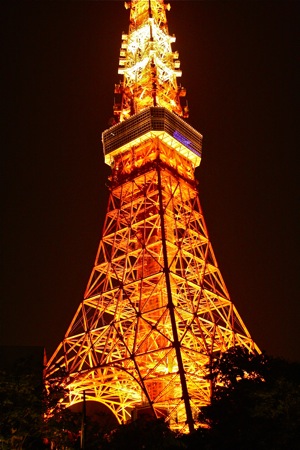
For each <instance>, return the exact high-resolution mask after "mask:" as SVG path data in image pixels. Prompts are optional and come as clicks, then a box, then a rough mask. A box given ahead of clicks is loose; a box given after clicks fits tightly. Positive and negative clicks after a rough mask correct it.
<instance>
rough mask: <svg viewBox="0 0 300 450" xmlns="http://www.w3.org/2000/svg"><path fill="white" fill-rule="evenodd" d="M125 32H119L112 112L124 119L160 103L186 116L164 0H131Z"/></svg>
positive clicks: (173, 39) (118, 118)
mask: <svg viewBox="0 0 300 450" xmlns="http://www.w3.org/2000/svg"><path fill="white" fill-rule="evenodd" d="M125 7H126V8H129V9H130V25H129V31H128V34H125V33H123V34H122V45H121V50H120V59H119V70H118V73H119V74H120V75H122V76H123V80H122V81H121V82H120V83H119V84H117V85H116V86H115V95H116V97H115V104H114V115H115V118H116V120H117V122H119V121H123V120H125V119H128V118H129V117H131V116H132V115H133V114H136V113H139V112H140V111H142V110H143V109H145V108H147V107H150V106H161V107H164V108H167V109H168V110H170V111H172V112H174V113H175V114H177V115H179V116H181V117H185V118H186V117H188V108H187V103H186V101H185V94H186V92H185V89H184V88H182V87H181V86H178V84H177V78H178V77H180V76H181V71H180V69H179V68H180V61H179V59H178V58H179V55H178V52H173V51H172V47H171V46H172V43H173V42H175V36H170V35H169V32H168V25H167V18H166V10H169V9H170V5H169V4H165V3H164V0H132V1H131V2H126V3H125Z"/></svg>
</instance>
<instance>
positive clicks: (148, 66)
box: [47, 0, 257, 431]
mask: <svg viewBox="0 0 300 450" xmlns="http://www.w3.org/2000/svg"><path fill="white" fill-rule="evenodd" d="M125 6H126V7H127V8H128V9H130V26H129V32H128V34H126V35H125V34H123V35H122V46H121V51H120V62H119V64H120V67H119V74H120V75H122V81H121V82H120V83H119V84H118V85H116V86H115V95H116V97H115V105H114V117H115V119H114V123H112V126H111V127H110V128H109V129H108V130H106V131H105V132H104V133H103V148H104V156H105V162H106V163H107V164H109V165H110V166H111V168H112V173H111V176H110V178H109V181H110V196H109V201H108V208H107V212H106V217H105V223H104V228H103V235H102V239H101V241H100V245H99V249H98V252H97V256H96V260H95V265H94V268H93V270H92V273H91V276H90V279H89V282H88V285H87V288H86V291H85V295H84V300H83V301H82V303H81V304H80V305H79V308H78V310H77V312H76V313H75V316H74V318H73V320H72V322H71V324H70V326H69V328H68V330H67V332H66V334H65V337H64V339H63V341H62V342H61V344H60V345H59V347H58V348H57V350H56V352H55V353H54V355H53V356H52V358H51V359H50V361H49V364H48V367H47V373H48V376H49V377H52V378H55V376H56V375H57V374H58V373H60V374H61V373H62V372H61V370H63V371H64V373H65V379H64V383H65V385H66V386H67V387H68V389H69V403H70V404H74V403H77V402H80V401H81V400H82V396H83V393H85V398H86V399H87V400H94V401H99V402H101V403H102V404H104V405H106V406H107V407H108V408H109V409H110V410H111V411H112V412H113V413H114V414H115V416H116V418H117V419H118V421H119V422H122V421H127V420H128V419H130V418H131V417H132V416H134V415H138V414H139V412H140V411H141V410H143V408H144V410H148V411H150V412H151V413H152V414H154V415H155V416H157V417H160V416H163V417H165V418H166V420H168V421H169V423H170V426H171V428H172V429H180V430H183V431H187V430H188V429H189V430H190V431H191V430H192V429H193V423H194V419H195V418H196V417H197V414H198V411H199V407H201V406H203V405H205V404H207V403H208V402H209V401H210V394H211V392H210V385H209V382H208V381H207V380H206V379H205V374H206V368H205V366H206V365H207V364H209V362H210V361H211V358H212V357H213V356H214V355H218V354H220V353H222V352H224V351H226V350H227V349H228V348H230V347H232V346H235V345H238V346H243V347H246V348H247V349H249V351H253V350H254V349H257V347H256V345H255V343H254V342H253V340H252V338H251V336H250V334H249V332H248V331H247V329H246V327H245V325H244V323H243V321H242V319H241V317H240V316H239V314H238V312H237V310H236V308H235V306H234V305H233V303H232V302H231V300H230V297H229V294H228V292H227V289H226V286H225V283H224V281H223V278H222V276H221V273H220V270H219V268H218V265H217V262H216V259H215V256H214V253H213V250H212V246H211V243H210V240H209V237H208V233H207V229H206V225H205V222H204V217H203V213H202V210H201V207H200V202H199V196H198V191H197V182H196V180H195V177H194V170H195V167H197V166H198V165H199V164H200V160H201V142H202V136H201V134H200V133H198V132H197V131H196V130H195V129H194V128H192V127H191V126H190V125H189V124H187V123H186V121H185V120H184V119H185V118H187V116H188V111H187V104H186V101H185V90H184V89H183V88H182V87H181V86H179V85H178V84H177V78H178V77H179V76H180V75H181V72H180V70H179V66H180V63H179V59H178V53H176V52H173V51H172V48H171V44H172V43H173V42H174V41H175V38H174V37H171V36H169V34H168V27H167V20H166V9H169V6H168V5H166V4H164V0H132V1H131V2H128V3H125Z"/></svg>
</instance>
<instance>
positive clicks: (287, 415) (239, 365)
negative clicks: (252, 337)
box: [198, 347, 300, 450]
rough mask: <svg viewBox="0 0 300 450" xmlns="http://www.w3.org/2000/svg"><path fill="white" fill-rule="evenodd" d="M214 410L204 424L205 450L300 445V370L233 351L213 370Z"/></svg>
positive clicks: (207, 410)
mask: <svg viewBox="0 0 300 450" xmlns="http://www.w3.org/2000/svg"><path fill="white" fill-rule="evenodd" d="M208 372H209V375H208V377H209V378H211V379H212V382H213V386H214V389H213V394H212V400H211V404H210V405H208V406H206V407H203V408H202V409H201V412H200V416H199V419H200V421H201V422H202V423H203V424H206V425H207V426H208V427H209V428H208V429H205V428H203V427H202V428H201V429H200V430H199V431H198V438H199V441H201V442H202V443H203V447H204V448H205V449H219V448H221V447H222V448H223V449H229V448H230V449H231V450H234V449H236V450H248V449H249V450H253V449H255V450H260V449H261V450H264V449H265V450H269V449H272V450H284V449H289V450H292V449H295V450H296V449H299V448H300V445H299V442H300V431H299V430H300V364H297V363H288V362H287V361H283V360H280V359H273V358H267V357H266V355H264V354H261V355H260V354H249V353H248V352H247V351H246V350H245V349H242V348H238V347H237V348H232V349H230V350H229V351H228V352H227V353H225V354H223V355H222V357H221V358H220V359H218V360H216V361H214V362H213V363H212V367H210V368H208Z"/></svg>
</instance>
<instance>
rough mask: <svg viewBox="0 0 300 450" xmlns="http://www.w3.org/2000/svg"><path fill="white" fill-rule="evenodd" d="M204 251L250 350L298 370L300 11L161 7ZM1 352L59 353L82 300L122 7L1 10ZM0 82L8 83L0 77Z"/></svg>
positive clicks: (93, 246)
mask: <svg viewBox="0 0 300 450" xmlns="http://www.w3.org/2000/svg"><path fill="white" fill-rule="evenodd" d="M170 3H171V11H170V12H169V13H168V16H167V17H168V23H169V31H170V34H173V33H174V34H175V35H176V38H177V41H176V43H175V44H173V50H174V51H175V50H178V51H179V55H180V60H181V68H182V71H183V77H182V78H181V80H180V82H181V83H182V85H183V86H184V87H186V88H187V98H188V101H189V107H190V119H189V120H188V122H189V123H190V124H191V125H192V126H194V127H195V128H196V129H197V130H198V131H199V132H200V133H202V134H203V135H204V139H203V159H202V162H201V165H200V168H198V169H197V171H196V176H197V178H198V180H199V191H200V199H201V203H202V206H203V210H204V215H205V218H206V222H207V226H208V231H209V234H210V237H211V240H212V244H213V248H214V251H215V254H216V257H217V260H218V263H219V266H220V269H221V272H222V275H223V278H224V279H225V282H226V285H227V287H228V289H229V292H230V294H231V298H232V300H233V302H234V303H235V305H236V306H237V309H238V311H239V313H240V314H241V316H242V318H243V320H244V322H245V324H246V326H247V327H248V329H249V331H250V332H251V334H252V337H253V338H254V340H255V341H256V343H257V344H258V345H259V347H260V348H261V349H262V350H265V351H266V352H267V353H268V354H270V355H273V356H279V357H283V358H286V359H289V360H298V361H300V351H299V335H298V330H299V309H300V308H299V303H300V297H299V287H298V286H299V282H300V275H299V250H300V249H299V226H298V220H297V216H298V214H299V212H298V211H299V171H298V159H299V158H298V148H299V147H298V146H297V141H298V140H299V139H298V135H299V131H298V127H299V126H298V120H297V119H298V117H297V115H298V116H299V110H298V98H297V96H298V91H299V83H298V80H299V72H297V64H296V62H297V41H298V42H299V31H298V28H299V12H300V7H299V5H300V3H299V2H297V1H295V2H290V1H259V0H257V1H243V0H239V1H225V0H224V1H192V0H186V1H171V2H170ZM0 8H1V17H2V24H1V33H2V34H3V36H2V37H1V41H2V46H3V49H2V51H1V59H2V67H3V69H2V85H3V88H4V89H3V91H4V96H3V95H2V100H1V106H2V124H3V131H4V138H3V140H2V145H1V149H2V151H1V154H2V157H1V159H2V164H1V166H2V176H1V181H2V193H3V201H2V232H1V237H2V245H1V247H2V250H1V253H2V270H1V273H2V289H1V312H0V320H1V328H0V344H1V345H37V346H45V347H46V349H47V353H48V356H51V353H52V352H53V350H54V349H55V348H56V346H57V345H58V344H59V342H60V341H61V339H62V338H63V335H64V333H65V332H66V330H67V327H68V326H69V323H70V321H71V319H72V317H73V315H74V314H75V311H76V309H77V307H78V305H79V303H80V301H81V300H82V296H83V292H84V290H85V286H86V284H87V281H88V278H89V275H90V272H91V270H92V266H93V263H94V259H95V256H96V251H97V247H98V243H99V240H100V237H101V232H102V226H103V220H104V215H105V211H106V205H107V196H108V190H107V188H106V180H107V176H108V175H109V173H110V169H109V167H108V166H105V164H104V161H103V153H102V145H101V133H102V131H104V130H105V129H107V128H108V120H109V119H110V117H111V116H112V106H113V89H114V83H117V82H118V81H119V79H120V76H119V75H118V74H117V68H118V57H119V49H120V45H121V33H122V31H125V32H127V31H128V23H129V11H126V10H125V8H124V6H123V1H87V0H82V1H75V0H61V1H58V0H57V1H55V0H36V1H25V0H24V1H14V0H7V1H2V3H1V7H0ZM3 74H4V79H3Z"/></svg>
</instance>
